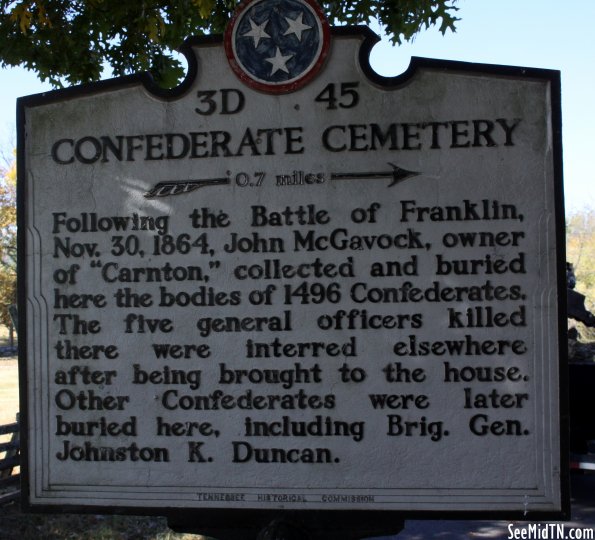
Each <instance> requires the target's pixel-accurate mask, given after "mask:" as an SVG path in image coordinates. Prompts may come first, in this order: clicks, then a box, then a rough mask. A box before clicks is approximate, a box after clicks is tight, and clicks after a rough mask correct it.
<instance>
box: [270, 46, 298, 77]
mask: <svg viewBox="0 0 595 540" xmlns="http://www.w3.org/2000/svg"><path fill="white" fill-rule="evenodd" d="M292 57H293V54H288V55H287V56H283V55H282V54H281V50H280V49H279V47H277V52H276V53H275V56H272V57H271V58H265V59H264V60H265V62H270V64H271V65H272V70H271V75H274V74H275V73H277V71H279V70H281V71H285V73H289V70H288V69H287V66H286V65H285V64H287V62H288V61H289V59H290V58H292Z"/></svg>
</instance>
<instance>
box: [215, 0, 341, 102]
mask: <svg viewBox="0 0 595 540" xmlns="http://www.w3.org/2000/svg"><path fill="white" fill-rule="evenodd" d="M329 41H330V30H329V27H328V23H327V22H326V19H325V18H324V15H323V13H322V12H321V10H320V8H319V7H318V5H317V4H315V3H314V2H313V1H312V0H254V1H251V2H248V3H244V4H241V5H240V6H239V8H238V11H237V12H236V13H235V15H234V17H233V18H232V19H231V21H230V22H229V24H228V27H227V30H226V32H225V51H226V54H227V57H228V60H229V63H230V65H231V68H232V69H233V71H234V73H235V74H236V75H237V76H238V77H239V78H240V79H241V80H242V81H243V82H244V83H246V84H247V85H248V86H251V87H252V88H255V89H257V90H261V91H264V92H269V93H285V92H292V91H294V90H297V89H298V88H301V87H302V86H303V85H305V84H306V83H308V82H309V81H310V80H311V79H312V78H313V77H314V76H315V75H316V73H318V70H319V69H320V68H321V66H322V64H323V62H324V59H325V58H326V55H327V53H328V46H329Z"/></svg>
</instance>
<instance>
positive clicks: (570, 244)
mask: <svg viewBox="0 0 595 540" xmlns="http://www.w3.org/2000/svg"><path fill="white" fill-rule="evenodd" d="M566 259H567V261H568V262H569V263H572V265H573V267H574V273H575V275H576V290H577V291H578V292H580V293H581V294H584V295H585V296H586V300H585V307H586V308H587V309H588V310H589V311H591V312H595V209H593V208H588V209H585V210H582V211H581V212H576V213H574V214H572V215H570V216H569V217H568V218H567V220H566Z"/></svg>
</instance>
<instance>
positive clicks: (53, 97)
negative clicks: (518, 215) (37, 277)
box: [16, 26, 570, 535]
mask: <svg viewBox="0 0 595 540" xmlns="http://www.w3.org/2000/svg"><path fill="white" fill-rule="evenodd" d="M331 34H332V36H333V37H334V38H341V37H353V36H359V37H360V38H361V40H362V41H361V46H360V50H359V64H360V68H361V69H362V72H363V74H364V75H365V76H366V77H367V78H368V79H369V80H370V81H371V82H372V83H374V84H376V85H379V86H381V87H384V88H398V87H401V86H404V85H406V84H407V83H408V81H409V80H410V79H411V78H412V77H413V76H414V75H415V73H416V72H417V71H418V70H419V69H422V68H423V69H431V70H439V71H442V72H453V73H455V72H456V73H466V74H480V73H481V74H485V75H490V76H494V77H508V78H518V79H524V80H526V79H534V80H540V81H543V82H545V83H548V84H549V87H550V95H551V114H552V118H551V125H552V143H553V152H552V159H553V182H554V186H553V189H554V219H555V231H556V246H555V248H556V264H557V279H558V283H557V286H558V328H559V330H558V336H559V351H558V357H559V365H558V382H559V395H560V410H559V415H560V434H561V440H560V459H559V462H558V467H559V471H560V494H561V510H560V511H559V512H558V511H530V512H529V513H528V514H525V513H524V512H523V511H508V510H494V511H475V510H459V511H454V510H453V511H440V510H437V511H435V510H430V511H425V510H416V511H411V512H407V511H400V510H398V511H397V510H386V511H384V510H356V511H351V510H349V511H348V510H262V509H248V510H246V509H233V508H221V509H211V508H204V509H203V508H187V509H186V508H179V507H166V506H163V505H162V506H159V507H139V506H124V507H114V506H95V505H84V504H72V505H65V504H60V505H50V504H48V505H44V504H35V503H31V502H30V498H29V495H30V492H29V485H30V481H31V479H32V477H31V475H30V470H29V461H28V460H29V451H28V428H29V421H28V418H29V411H30V406H29V405H30V404H29V403H28V399H27V392H28V374H27V371H26V366H27V355H28V351H27V339H28V336H27V310H28V308H27V297H28V294H27V293H28V290H27V286H28V284H27V282H26V276H27V265H26V247H27V239H26V223H27V208H26V207H25V200H26V197H27V192H26V172H25V120H26V110H27V109H29V108H34V107H36V106H40V105H46V104H49V103H55V102H60V101H65V100H69V99H72V98H75V97H81V96H88V95H94V94H98V93H105V92H110V91H117V90H122V89H124V88H127V87H136V86H144V87H145V89H146V90H147V91H148V92H150V93H151V94H153V95H154V96H155V97H157V98H160V99H162V100H165V101H173V100H176V99H178V98H179V97H181V96H183V95H185V94H187V93H188V91H189V89H190V87H191V85H192V84H193V82H194V80H195V78H196V77H197V75H198V71H199V69H198V62H197V59H196V57H195V56H194V53H193V51H192V47H195V46H196V47H205V46H222V44H223V36H220V35H218V36H198V37H192V38H188V39H187V40H186V41H185V42H184V45H183V47H182V49H181V52H182V53H183V54H184V55H185V57H186V58H187V61H188V74H187V76H186V78H185V79H184V81H183V82H182V83H181V84H180V85H179V86H178V87H176V88H174V89H171V90H165V89H163V88H160V87H158V86H157V85H156V83H155V82H154V80H153V79H152V77H151V76H150V74H148V73H141V74H136V75H130V76H126V77H120V78H115V79H110V80H106V81H100V82H96V83H90V84H83V85H79V86H74V87H71V88H66V89H59V90H54V91H51V92H45V93H41V94H33V95H30V96H24V97H21V98H19V99H18V100H17V111H16V117H17V225H18V231H19V233H18V239H17V244H18V261H17V268H18V271H17V273H18V275H19V276H22V278H21V279H19V281H18V305H19V323H18V324H19V328H18V335H19V390H20V410H21V477H22V480H21V482H22V486H21V506H22V508H23V510H24V511H26V512H36V513H56V512H57V511H58V512H73V513H94V514H98V513H105V514H136V515H139V514H142V515H161V516H166V517H168V519H170V520H171V521H172V523H178V522H180V523H181V522H191V523H193V524H195V528H196V527H199V528H200V529H201V533H202V534H208V533H209V532H215V531H217V530H221V527H222V526H223V525H222V524H223V523H230V522H231V523H234V524H235V526H236V527H242V528H244V529H252V528H253V529H260V528H262V527H263V526H264V525H266V524H267V523H268V522H270V521H271V520H272V519H273V518H279V517H280V516H281V517H282V516H293V517H296V516H298V517H299V519H303V520H304V521H307V522H309V523H312V524H315V526H317V527H319V528H320V529H323V530H329V531H334V532H337V531H339V530H345V531H350V532H354V531H356V530H357V531H362V530H365V531H366V532H367V533H374V534H375V535H378V534H382V533H384V534H386V533H387V532H388V533H390V532H391V531H392V532H393V533H396V532H398V531H395V529H398V523H396V521H395V520H398V519H405V518H406V519H510V520H521V521H529V520H553V519H569V518H570V489H569V484H570V475H569V448H568V437H567V433H568V426H569V413H568V411H569V406H568V362H567V347H566V336H567V324H566V280H565V275H566V274H565V255H566V252H565V219H564V191H563V170H562V127H561V126H562V120H561V85H560V72H559V71H557V70H549V69H541V68H525V67H517V66H504V65H493V64H478V63H468V62H459V61H452V60H438V59H427V58H420V57H412V59H411V63H410V65H409V67H408V68H407V69H406V71H405V72H403V73H402V74H400V75H397V76H395V77H384V76H381V75H379V74H377V73H376V72H375V71H374V70H373V69H372V67H371V66H370V63H369V57H370V52H371V50H372V48H373V46H374V45H375V44H376V43H377V42H378V41H379V40H380V38H379V37H378V36H377V35H376V34H375V33H374V32H373V31H371V30H370V29H369V28H368V27H366V26H351V27H331ZM554 459H555V456H554ZM230 520H232V521H230ZM197 524H200V525H197ZM372 524H373V525H372Z"/></svg>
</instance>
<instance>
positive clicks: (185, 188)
mask: <svg viewBox="0 0 595 540" xmlns="http://www.w3.org/2000/svg"><path fill="white" fill-rule="evenodd" d="M229 183H230V180H229V178H207V179H205V180H170V181H168V182H159V183H157V184H155V186H154V187H153V189H151V190H150V191H147V192H146V193H145V198H147V199H153V198H156V197H169V196H170V195H183V194H185V193H190V192H191V191H194V190H195V189H199V188H201V187H206V186H223V185H227V184H229Z"/></svg>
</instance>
